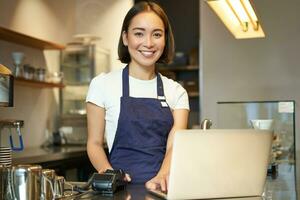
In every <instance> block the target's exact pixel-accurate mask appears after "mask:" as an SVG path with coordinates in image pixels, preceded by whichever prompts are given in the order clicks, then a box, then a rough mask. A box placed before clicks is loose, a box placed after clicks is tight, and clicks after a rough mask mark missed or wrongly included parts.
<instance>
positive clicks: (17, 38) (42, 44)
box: [0, 27, 65, 50]
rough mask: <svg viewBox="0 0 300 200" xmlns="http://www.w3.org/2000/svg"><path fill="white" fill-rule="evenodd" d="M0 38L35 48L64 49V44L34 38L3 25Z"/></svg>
mask: <svg viewBox="0 0 300 200" xmlns="http://www.w3.org/2000/svg"><path fill="white" fill-rule="evenodd" d="M0 40H5V41H9V42H13V43H16V44H21V45H25V46H28V47H33V48H37V49H41V50H44V49H57V50H61V49H64V48H65V46H64V45H61V44H56V43H53V42H49V41H45V40H41V39H38V38H34V37H31V36H28V35H25V34H22V33H19V32H15V31H12V30H9V29H6V28H3V27H0Z"/></svg>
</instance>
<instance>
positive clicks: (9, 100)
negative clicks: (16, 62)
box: [0, 64, 24, 166]
mask: <svg viewBox="0 0 300 200" xmlns="http://www.w3.org/2000/svg"><path fill="white" fill-rule="evenodd" d="M13 88H14V77H13V75H12V73H11V71H10V70H9V69H8V68H7V67H5V66H4V65H1V64H0V107H12V106H13V92H14V90H13ZM23 125H24V121H23V120H14V119H1V118H0V165H8V166H11V151H22V150H23V148H24V145H23V139H22V134H21V128H22V127H23ZM6 130H7V131H8V132H9V134H10V135H9V144H7V142H5V141H2V135H3V134H4V131H6ZM15 132H16V133H17V135H18V139H19V146H16V145H15V144H14V141H13V133H15Z"/></svg>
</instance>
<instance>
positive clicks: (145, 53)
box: [141, 51, 154, 56]
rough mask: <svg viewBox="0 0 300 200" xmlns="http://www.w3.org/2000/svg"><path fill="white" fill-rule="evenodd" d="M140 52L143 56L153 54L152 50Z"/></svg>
mask: <svg viewBox="0 0 300 200" xmlns="http://www.w3.org/2000/svg"><path fill="white" fill-rule="evenodd" d="M141 53H142V54H143V55H144V56H151V55H153V54H154V52H153V51H141Z"/></svg>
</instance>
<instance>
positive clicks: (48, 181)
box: [41, 169, 56, 200]
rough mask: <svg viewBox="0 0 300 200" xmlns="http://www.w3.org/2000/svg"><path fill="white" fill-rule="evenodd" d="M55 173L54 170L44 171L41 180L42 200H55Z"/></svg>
mask: <svg viewBox="0 0 300 200" xmlns="http://www.w3.org/2000/svg"><path fill="white" fill-rule="evenodd" d="M55 176H56V175H55V171H54V170H53V169H43V170H42V178H41V186H42V187H41V188H42V191H41V199H43V200H52V199H55V191H54V190H55Z"/></svg>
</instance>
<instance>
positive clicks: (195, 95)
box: [188, 92, 199, 97]
mask: <svg viewBox="0 0 300 200" xmlns="http://www.w3.org/2000/svg"><path fill="white" fill-rule="evenodd" d="M188 95H189V97H199V92H188Z"/></svg>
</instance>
